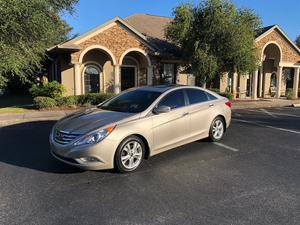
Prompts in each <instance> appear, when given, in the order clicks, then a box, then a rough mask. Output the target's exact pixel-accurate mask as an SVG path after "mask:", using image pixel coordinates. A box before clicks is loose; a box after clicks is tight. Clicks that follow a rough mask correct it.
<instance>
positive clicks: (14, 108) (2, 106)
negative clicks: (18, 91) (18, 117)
mask: <svg viewBox="0 0 300 225" xmlns="http://www.w3.org/2000/svg"><path fill="white" fill-rule="evenodd" d="M33 109H34V105H33V101H32V97H31V96H28V95H13V96H0V113H22V112H27V111H30V110H33Z"/></svg>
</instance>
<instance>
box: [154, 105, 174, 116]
mask: <svg viewBox="0 0 300 225" xmlns="http://www.w3.org/2000/svg"><path fill="white" fill-rule="evenodd" d="M170 111H171V107H169V106H165V105H161V106H159V107H156V108H154V109H153V113H154V114H161V113H167V112H170Z"/></svg>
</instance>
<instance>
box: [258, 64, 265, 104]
mask: <svg viewBox="0 0 300 225" xmlns="http://www.w3.org/2000/svg"><path fill="white" fill-rule="evenodd" d="M259 70H260V74H259V92H258V97H260V98H261V97H265V93H264V96H263V78H264V67H263V64H262V65H261V66H260V69H259Z"/></svg>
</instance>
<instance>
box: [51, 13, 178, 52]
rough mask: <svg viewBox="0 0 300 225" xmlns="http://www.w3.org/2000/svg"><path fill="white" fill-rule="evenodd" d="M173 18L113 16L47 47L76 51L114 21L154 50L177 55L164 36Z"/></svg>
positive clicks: (137, 15)
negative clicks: (104, 21) (83, 31)
mask: <svg viewBox="0 0 300 225" xmlns="http://www.w3.org/2000/svg"><path fill="white" fill-rule="evenodd" d="M172 20H173V19H172V18H170V17H163V16H155V15H149V14H134V15H132V16H129V17H127V18H125V19H122V18H120V17H115V18H113V19H111V20H109V21H107V22H106V23H104V24H101V25H100V26H97V27H96V28H94V29H92V30H90V31H88V32H86V33H83V34H82V35H79V36H77V37H75V38H73V39H71V40H68V41H66V42H64V43H61V44H58V45H55V46H53V47H51V48H49V49H48V51H52V52H53V51H57V50H65V51H67V50H69V51H78V50H80V47H79V44H80V43H81V42H83V41H84V40H86V39H88V38H91V37H93V36H95V35H97V34H99V33H101V32H102V31H103V30H105V29H107V28H109V27H110V26H111V25H113V24H114V23H117V24H120V25H121V26H125V27H126V28H127V29H129V30H130V31H131V32H132V33H133V34H134V35H136V36H137V37H138V38H139V39H140V40H141V41H142V42H143V43H144V44H145V45H147V46H148V47H149V48H150V49H152V50H153V51H154V52H157V53H159V54H163V55H174V56H176V55H179V52H180V51H179V49H178V47H176V46H175V45H173V44H171V43H170V42H168V41H167V40H166V38H165V33H164V30H165V27H166V26H167V25H168V23H169V22H171V21H172Z"/></svg>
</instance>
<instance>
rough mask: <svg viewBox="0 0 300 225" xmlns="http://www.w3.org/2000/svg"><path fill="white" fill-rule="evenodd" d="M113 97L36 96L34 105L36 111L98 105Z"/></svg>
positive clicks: (106, 94)
mask: <svg viewBox="0 0 300 225" xmlns="http://www.w3.org/2000/svg"><path fill="white" fill-rule="evenodd" d="M113 96H115V94H113V93H90V94H85V95H77V96H67V97H59V98H50V97H45V96H38V97H35V98H34V104H35V106H36V108H38V109H49V108H54V107H62V108H64V107H75V106H87V105H98V104H100V103H101V102H103V101H105V100H107V99H109V98H111V97H113Z"/></svg>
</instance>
